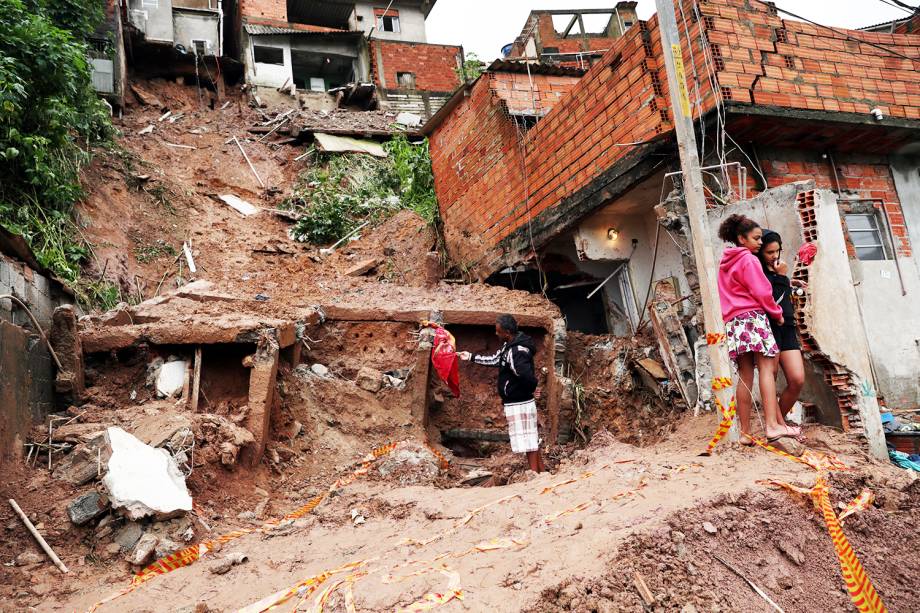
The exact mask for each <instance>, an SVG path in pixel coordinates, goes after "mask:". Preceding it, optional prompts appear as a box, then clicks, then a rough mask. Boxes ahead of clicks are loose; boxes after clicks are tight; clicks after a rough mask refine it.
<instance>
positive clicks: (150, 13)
mask: <svg viewBox="0 0 920 613" xmlns="http://www.w3.org/2000/svg"><path fill="white" fill-rule="evenodd" d="M128 21H130V22H131V24H132V25H134V26H135V27H136V28H138V29H139V30H141V31H142V32H143V33H144V35H145V36H146V37H147V40H155V41H169V42H173V15H172V0H130V2H129V4H128Z"/></svg>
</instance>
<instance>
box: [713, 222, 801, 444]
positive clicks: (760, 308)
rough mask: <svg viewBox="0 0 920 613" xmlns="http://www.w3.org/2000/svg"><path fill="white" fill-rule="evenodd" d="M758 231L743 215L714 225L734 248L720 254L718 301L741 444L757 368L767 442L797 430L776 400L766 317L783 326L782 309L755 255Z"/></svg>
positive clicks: (773, 348) (746, 436) (747, 433)
mask: <svg viewBox="0 0 920 613" xmlns="http://www.w3.org/2000/svg"><path fill="white" fill-rule="evenodd" d="M762 237H763V230H762V229H761V227H760V226H759V225H757V222H756V221H754V220H753V219H750V218H749V217H745V216H744V215H730V216H729V217H728V218H726V219H725V220H724V221H723V222H722V224H721V225H720V226H719V238H721V239H722V240H724V241H725V242H727V243H732V244H734V245H735V246H734V247H729V248H728V249H726V250H725V252H724V253H723V254H722V261H721V262H720V263H719V301H720V302H721V304H722V319H723V321H724V322H725V339H726V342H727V343H728V355H729V357H731V358H732V359H733V360H734V361H735V363H736V364H737V365H738V374H739V376H740V378H741V385H739V386H738V387H737V391H736V397H737V403H738V415H739V417H740V419H741V432H742V438H741V442H742V444H745V445H751V444H753V442H752V440H751V406H752V405H753V398H752V396H751V386H752V385H753V384H754V368H755V367H756V368H757V371H758V374H759V377H758V378H759V383H760V397H761V399H762V402H763V413H764V422H765V429H766V436H767V440H776V439H778V438H781V437H784V436H791V437H797V436H799V435H800V434H801V432H800V430H799V429H798V428H795V427H793V426H789V425H786V423H785V421H783V417H782V415H781V414H780V411H779V404H778V403H777V401H776V367H777V365H776V356H777V354H778V353H779V348H778V347H777V345H776V340H775V339H774V337H773V332H772V331H771V330H770V322H769V320H768V319H767V317H768V316H769V317H770V318H771V319H773V320H774V321H775V322H776V323H777V324H778V325H780V326H781V325H783V310H782V309H781V308H780V306H779V305H778V304H776V301H775V300H773V287H772V286H771V285H770V282H769V281H768V280H767V277H766V275H765V274H764V272H763V267H762V266H761V264H760V260H758V259H757V256H756V255H755V254H756V253H757V252H758V251H760V245H761V239H762Z"/></svg>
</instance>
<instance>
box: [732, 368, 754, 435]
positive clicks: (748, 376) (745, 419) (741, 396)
mask: <svg viewBox="0 0 920 613" xmlns="http://www.w3.org/2000/svg"><path fill="white" fill-rule="evenodd" d="M738 376H739V377H740V379H741V383H740V385H738V386H737V387H736V388H735V398H736V403H737V407H738V420H739V421H740V422H741V432H742V434H744V435H748V437H749V436H750V433H751V406H752V405H753V404H754V398H753V397H752V396H751V389H752V388H751V386H752V385H754V354H752V353H745V354H744V355H742V356H740V357H739V358H738ZM741 442H742V443H744V442H745V440H744V437H742V441H741Z"/></svg>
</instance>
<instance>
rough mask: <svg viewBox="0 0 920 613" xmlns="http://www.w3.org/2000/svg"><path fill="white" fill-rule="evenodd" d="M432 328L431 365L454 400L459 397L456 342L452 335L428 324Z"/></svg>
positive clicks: (458, 366)
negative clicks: (445, 384)
mask: <svg viewBox="0 0 920 613" xmlns="http://www.w3.org/2000/svg"><path fill="white" fill-rule="evenodd" d="M429 325H430V326H431V327H432V328H434V346H433V347H432V348H431V364H432V365H433V366H434V370H435V372H436V373H438V376H439V377H441V380H443V381H444V382H445V383H447V387H448V388H450V392H451V393H452V394H453V395H454V398H459V397H460V357H459V356H458V355H457V341H456V340H454V337H453V335H452V334H451V333H450V332H448V331H447V330H445V329H444V328H442V327H441V326H438V325H435V324H429Z"/></svg>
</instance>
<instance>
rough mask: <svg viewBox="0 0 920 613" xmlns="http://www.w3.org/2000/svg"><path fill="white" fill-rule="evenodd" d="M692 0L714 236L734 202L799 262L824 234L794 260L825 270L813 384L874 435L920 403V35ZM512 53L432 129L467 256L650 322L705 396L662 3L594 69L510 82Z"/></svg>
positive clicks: (555, 293)
mask: <svg viewBox="0 0 920 613" xmlns="http://www.w3.org/2000/svg"><path fill="white" fill-rule="evenodd" d="M677 11H678V14H677V17H678V23H680V24H681V28H682V32H681V41H682V53H683V58H684V66H685V67H686V78H687V88H688V92H689V94H690V101H691V110H692V113H693V115H694V117H695V120H696V125H697V130H698V140H699V145H700V149H701V151H700V153H701V159H702V160H703V166H704V181H705V185H706V190H707V192H706V193H707V197H708V198H709V202H710V207H711V213H710V221H711V225H712V226H713V228H712V229H713V236H712V237H711V238H710V240H711V241H712V244H713V245H715V246H716V252H717V253H716V255H717V256H718V255H719V254H720V253H721V247H720V245H721V242H720V241H718V239H717V238H716V237H715V236H714V228H715V226H717V225H718V222H719V220H720V219H721V218H722V217H723V216H725V215H728V214H730V213H731V212H734V211H745V212H747V213H748V214H749V215H751V216H753V217H755V218H756V219H758V220H760V222H761V223H762V224H763V225H764V226H766V227H770V228H775V229H778V230H779V231H780V232H781V233H782V234H783V236H784V238H785V246H784V247H785V253H786V257H787V259H789V260H790V261H792V260H793V258H794V255H795V253H796V251H797V250H798V248H799V247H800V246H801V245H802V244H803V243H806V242H811V243H815V244H816V245H817V248H818V251H817V253H818V255H817V256H816V258H815V261H814V262H813V263H812V264H811V265H808V266H806V265H804V264H801V263H799V264H795V265H794V274H795V275H797V276H799V278H802V279H803V280H805V279H807V280H808V283H809V285H810V289H809V291H808V292H807V294H806V295H805V296H804V297H803V298H802V299H801V301H800V302H799V304H798V309H799V310H798V313H797V316H796V324H797V326H798V329H799V333H800V335H801V337H802V341H803V345H804V349H805V351H806V355H807V357H808V364H810V366H811V370H810V371H809V372H808V375H807V383H806V391H805V394H804V399H805V400H807V402H808V403H810V404H811V406H812V407H813V413H812V417H814V418H815V419H817V420H819V421H821V422H823V423H828V424H834V425H837V426H838V427H843V428H845V429H846V428H856V429H857V431H859V429H863V431H865V432H866V434H867V436H869V437H870V440H875V441H876V443H877V438H878V436H877V435H878V433H879V432H880V431H881V426H880V424H879V421H878V420H879V417H878V405H879V403H883V404H886V405H887V406H889V407H893V408H916V407H918V405H920V384H918V379H917V373H918V372H920V310H918V309H917V308H916V304H917V299H918V297H920V258H918V246H920V158H918V157H917V156H918V153H920V62H918V59H920V35H918V34H910V33H903V34H899V33H881V32H862V31H847V30H842V29H830V28H821V27H817V26H814V25H812V24H808V23H802V22H798V21H792V20H786V19H782V18H780V17H779V16H778V14H777V12H776V10H775V9H774V8H772V7H770V6H769V5H767V4H761V3H750V2H746V1H745V0H709V1H707V2H705V3H696V2H692V1H690V0H686V1H683V2H680V3H679V5H678V6H677ZM684 17H686V19H684ZM684 24H686V30H687V32H686V33H684V32H683V28H684ZM535 31H536V30H535ZM535 44H536V43H535ZM542 50H543V52H545V47H542ZM507 64H514V62H507V61H506V62H503V63H502V64H500V65H493V67H491V68H490V70H489V71H487V73H486V74H484V75H483V76H482V77H481V78H480V79H478V80H477V81H476V82H475V83H473V84H471V85H470V86H468V87H467V88H466V90H463V91H462V92H461V93H458V95H457V96H456V97H455V98H454V99H453V100H451V102H450V103H448V105H447V106H445V108H444V109H443V110H442V112H440V113H438V114H437V115H435V116H434V117H433V118H432V119H431V120H430V121H428V122H427V124H426V125H425V126H424V128H423V132H424V133H426V134H428V135H429V137H430V142H431V153H432V165H433V169H434V174H435V187H436V191H437V195H438V201H439V206H440V210H441V218H442V220H443V225H444V235H445V239H446V245H447V249H448V251H449V252H450V255H451V256H452V258H453V259H454V260H455V261H457V262H461V263H462V264H463V266H464V268H465V269H469V270H472V271H474V272H476V273H478V275H479V277H480V278H482V279H485V280H487V282H489V283H493V284H499V285H506V286H513V287H516V288H519V289H520V288H529V289H531V290H532V291H536V292H546V294H547V295H548V296H549V297H550V298H551V299H552V300H553V301H554V302H556V304H558V305H559V306H560V308H561V310H562V311H563V313H564V315H565V317H566V322H567V326H568V328H569V329H575V330H581V331H583V332H588V333H606V334H614V335H618V336H630V335H632V334H635V333H636V331H637V330H640V329H642V328H643V327H644V326H645V325H646V323H647V322H648V321H649V319H651V320H652V324H653V327H654V329H655V331H656V333H657V334H658V337H659V346H661V347H662V354H663V355H671V356H672V357H674V359H673V360H672V363H669V364H668V368H669V370H670V376H671V378H672V379H673V380H674V381H677V382H678V383H679V384H680V385H681V387H682V388H686V390H685V391H686V392H687V393H686V394H685V397H688V399H689V400H690V401H691V404H692V403H693V402H695V401H696V400H697V399H702V398H703V397H704V396H705V394H704V393H703V392H702V391H701V390H698V389H695V382H694V378H695V377H699V376H700V375H698V374H697V373H696V372H695V370H694V369H695V366H693V365H694V363H695V360H696V356H699V355H700V352H701V351H703V349H702V348H703V347H704V346H705V338H704V336H705V335H704V333H705V332H706V331H705V330H704V329H703V322H702V316H701V311H700V310H699V300H700V299H699V294H698V283H697V279H698V275H699V274H700V271H698V270H697V268H696V263H695V261H694V258H693V256H692V248H691V240H690V234H689V224H688V222H687V218H686V211H685V209H684V208H683V202H682V196H681V186H680V181H679V178H680V177H679V171H680V164H679V159H678V155H677V148H676V143H675V137H674V129H673V123H672V119H673V109H672V108H671V104H670V98H669V92H668V82H667V75H666V72H665V65H664V58H663V55H662V45H661V38H660V34H659V30H658V20H657V16H655V17H653V18H651V19H650V20H648V21H637V22H636V23H635V24H633V26H632V27H630V28H628V29H626V31H625V34H623V36H621V37H620V38H617V39H616V40H614V41H612V44H611V45H610V48H609V49H607V50H606V51H605V52H603V55H602V57H600V58H599V59H598V60H597V61H595V62H594V64H593V66H591V68H590V69H589V70H588V71H587V72H586V73H585V74H584V76H582V77H581V78H580V79H579V78H575V77H568V76H564V75H550V74H545V73H543V72H542V70H545V67H543V66H541V67H540V68H537V67H536V66H535V65H533V64H531V65H529V66H524V67H523V68H519V70H521V71H522V73H521V74H524V77H525V79H526V81H525V82H524V83H517V84H514V83H512V84H511V85H510V87H509V86H507V85H506V83H507V82H508V81H509V80H513V79H511V78H510V77H509V73H510V72H512V71H511V69H510V68H509V67H508V66H507ZM522 64H523V63H522ZM527 70H529V72H530V78H527V75H526V72H527ZM566 79H572V80H571V81H568V80H566ZM558 89H561V90H563V91H558ZM557 94H561V95H557ZM528 101H529V102H528ZM522 110H526V111H533V112H532V113H529V117H528V119H527V121H522V120H521V117H520V114H521V111H522ZM596 290H597V291H596ZM677 354H680V355H677ZM666 361H668V360H667V359H666ZM681 364H684V365H685V366H683V367H682V366H681ZM686 365H689V366H686ZM883 449H884V446H883V445H882V450H883ZM873 450H874V451H873V452H875V451H877V450H878V447H877V445H876V446H875V447H874V448H873Z"/></svg>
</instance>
